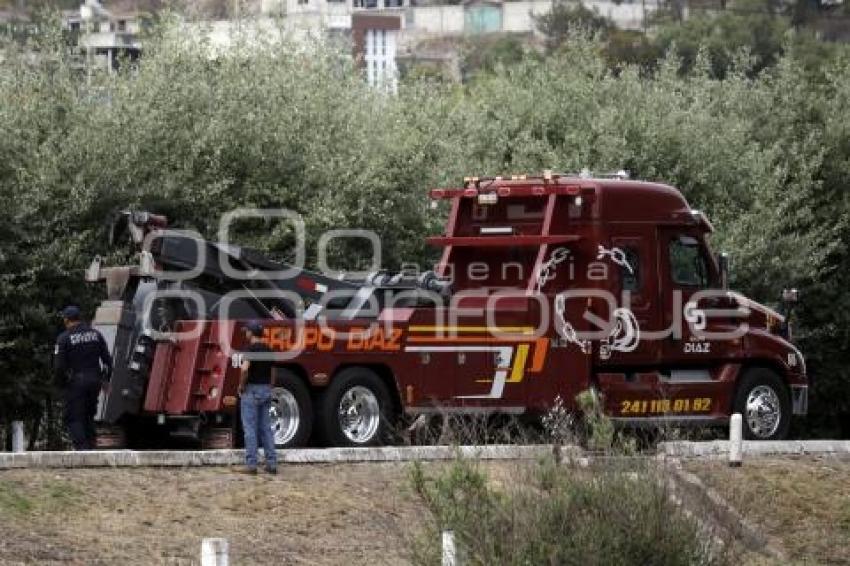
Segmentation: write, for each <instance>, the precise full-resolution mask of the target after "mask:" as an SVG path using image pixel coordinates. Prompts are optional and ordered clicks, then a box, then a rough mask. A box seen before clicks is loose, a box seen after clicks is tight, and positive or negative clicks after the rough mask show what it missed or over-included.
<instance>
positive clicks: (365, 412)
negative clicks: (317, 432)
mask: <svg viewBox="0 0 850 566" xmlns="http://www.w3.org/2000/svg"><path fill="white" fill-rule="evenodd" d="M318 409H319V418H318V423H317V424H318V425H319V427H320V429H321V432H322V436H323V438H324V439H325V441H326V442H327V443H328V445H330V446H375V445H378V444H381V443H383V442H384V441H385V440H387V439H388V438H389V434H390V429H391V424H392V419H391V416H392V414H393V408H392V399H391V397H390V393H389V390H388V389H387V386H386V385H385V384H384V382H383V381H382V380H381V378H380V377H378V375H377V374H376V373H375V372H374V371H372V370H370V369H368V368H361V367H351V368H347V369H344V370H342V371H341V372H340V373H339V375H337V376H336V377H334V379H333V381H331V384H330V385H328V387H327V389H325V390H324V391H323V392H322V395H321V397H320V399H319V402H318Z"/></svg>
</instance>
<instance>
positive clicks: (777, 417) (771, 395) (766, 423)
mask: <svg viewBox="0 0 850 566" xmlns="http://www.w3.org/2000/svg"><path fill="white" fill-rule="evenodd" d="M746 410H747V424H748V425H749V427H750V431H751V432H752V433H753V436H755V437H756V438H770V437H771V436H773V435H774V433H776V431H777V429H778V428H779V423H780V421H781V420H782V405H781V404H780V402H779V395H777V394H776V391H774V390H773V388H772V387H769V386H767V385H759V386H757V387H754V388H753V390H752V391H750V394H749V395H747V407H746Z"/></svg>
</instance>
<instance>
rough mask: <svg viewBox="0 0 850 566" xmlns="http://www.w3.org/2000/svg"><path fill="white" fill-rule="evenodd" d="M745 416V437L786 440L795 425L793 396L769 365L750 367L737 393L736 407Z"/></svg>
mask: <svg viewBox="0 0 850 566" xmlns="http://www.w3.org/2000/svg"><path fill="white" fill-rule="evenodd" d="M733 412H735V413H741V416H742V417H743V429H744V430H743V433H744V438H746V439H748V440H783V439H784V438H786V437H787V436H788V430H789V429H790V427H791V399H790V396H789V394H788V388H787V387H786V386H785V383H783V381H782V378H780V377H779V376H778V375H776V373H775V372H773V371H771V370H769V369H766V368H754V369H750V370H748V371H747V372H746V373H745V374H744V377H743V378H741V382H740V383H739V384H738V389H737V392H736V394H735V403H734V410H733Z"/></svg>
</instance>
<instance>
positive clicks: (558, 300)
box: [555, 295, 591, 354]
mask: <svg viewBox="0 0 850 566" xmlns="http://www.w3.org/2000/svg"><path fill="white" fill-rule="evenodd" d="M566 308H567V307H566V299H565V298H564V296H563V295H557V296H556V297H555V316H556V317H557V319H556V320H557V323H558V324H559V327H558V329H557V330H558V334H560V335H561V337H562V338H563V339H564V340H566V341H567V342H570V343H572V344H575V345H576V346H578V347H579V348H580V349H581V352H582V353H583V354H589V353H590V351H591V347H590V340H582V339H580V338H579V337H578V334H577V333H576V329H575V328H574V327H573V325H572V324H570V322H569V321H568V320H567V317H566V315H565V314H564V311H565V310H566Z"/></svg>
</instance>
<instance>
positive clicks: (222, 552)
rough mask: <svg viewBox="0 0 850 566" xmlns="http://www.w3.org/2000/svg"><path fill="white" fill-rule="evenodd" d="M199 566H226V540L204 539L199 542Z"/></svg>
mask: <svg viewBox="0 0 850 566" xmlns="http://www.w3.org/2000/svg"><path fill="white" fill-rule="evenodd" d="M201 566H227V539H226V538H205V539H203V540H202V541H201Z"/></svg>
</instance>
